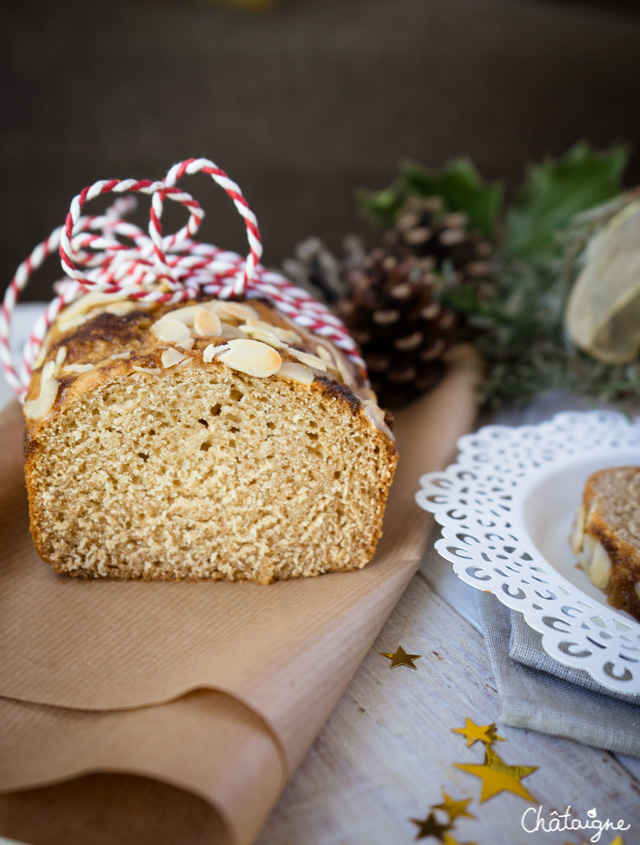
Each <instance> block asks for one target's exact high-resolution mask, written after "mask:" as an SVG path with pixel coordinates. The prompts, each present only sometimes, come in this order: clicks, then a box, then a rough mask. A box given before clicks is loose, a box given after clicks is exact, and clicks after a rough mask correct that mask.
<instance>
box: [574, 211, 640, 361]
mask: <svg viewBox="0 0 640 845" xmlns="http://www.w3.org/2000/svg"><path fill="white" fill-rule="evenodd" d="M638 244H640V200H636V201H634V202H630V203H629V204H628V205H626V206H625V207H624V208H623V209H622V210H621V211H619V212H618V213H617V214H616V215H615V216H614V217H613V218H612V219H611V220H610V221H609V223H608V224H607V225H606V226H605V227H604V228H603V229H601V230H600V231H599V232H598V233H597V234H596V235H594V237H593V238H592V240H591V242H590V244H589V246H588V247H587V250H586V254H585V263H584V267H583V269H582V272H581V273H580V275H579V276H578V278H577V280H576V282H575V284H574V286H573V288H572V289H571V293H570V295H569V299H568V301H567V309H566V313H565V324H566V328H567V332H568V334H569V337H570V338H571V339H572V340H573V342H574V343H575V344H576V346H579V347H580V349H582V350H584V351H585V352H588V353H589V355H591V356H592V357H594V358H597V359H598V360H599V361H604V362H605V363H607V364H626V363H627V362H630V361H633V360H634V359H635V358H636V357H637V355H638V352H639V351H640V249H639V248H638Z"/></svg>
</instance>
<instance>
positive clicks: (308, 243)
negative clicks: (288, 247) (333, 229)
mask: <svg viewBox="0 0 640 845" xmlns="http://www.w3.org/2000/svg"><path fill="white" fill-rule="evenodd" d="M282 270H283V272H284V274H285V276H286V277H287V278H289V279H291V281H292V282H295V283H296V284H297V285H299V286H300V287H301V288H304V289H305V290H308V291H309V293H310V294H311V295H312V296H315V297H316V298H317V299H321V300H323V301H324V302H326V303H327V304H328V305H331V304H333V303H334V302H335V301H336V300H338V299H340V297H341V296H343V294H344V284H343V281H342V277H341V270H340V262H339V261H338V259H337V258H336V257H335V255H334V254H333V253H332V252H330V251H329V250H328V249H327V247H326V246H325V245H324V243H323V242H322V241H321V240H320V238H314V237H311V238H307V239H306V240H304V241H302V242H301V243H299V244H298V245H297V246H296V248H295V257H294V258H286V259H285V260H284V261H283V262H282Z"/></svg>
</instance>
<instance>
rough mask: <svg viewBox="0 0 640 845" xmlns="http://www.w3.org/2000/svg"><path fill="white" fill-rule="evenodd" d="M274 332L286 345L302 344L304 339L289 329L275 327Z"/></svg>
mask: <svg viewBox="0 0 640 845" xmlns="http://www.w3.org/2000/svg"><path fill="white" fill-rule="evenodd" d="M272 331H273V333H274V334H275V335H276V337H278V338H279V339H280V340H284V342H285V343H302V338H301V337H300V335H299V334H298V332H293V331H290V330H289V329H281V328H280V326H274V327H273V329H272Z"/></svg>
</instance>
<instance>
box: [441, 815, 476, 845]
mask: <svg viewBox="0 0 640 845" xmlns="http://www.w3.org/2000/svg"><path fill="white" fill-rule="evenodd" d="M474 818H475V816H474ZM442 845H477V842H458V840H457V839H454V838H453V836H451V835H450V834H449V833H445V835H444V839H443V840H442Z"/></svg>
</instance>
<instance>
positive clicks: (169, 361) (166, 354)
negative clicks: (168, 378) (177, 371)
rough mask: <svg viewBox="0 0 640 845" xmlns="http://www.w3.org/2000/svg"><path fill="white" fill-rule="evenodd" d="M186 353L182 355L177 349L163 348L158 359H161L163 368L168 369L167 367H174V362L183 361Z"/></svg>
mask: <svg viewBox="0 0 640 845" xmlns="http://www.w3.org/2000/svg"><path fill="white" fill-rule="evenodd" d="M185 358H186V355H183V354H182V352H178V350H177V349H165V350H164V351H163V353H162V355H161V356H160V360H161V361H162V366H163V367H164V369H165V370H166V369H168V368H169V367H175V366H176V364H179V363H180V362H181V361H184V360H185Z"/></svg>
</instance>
